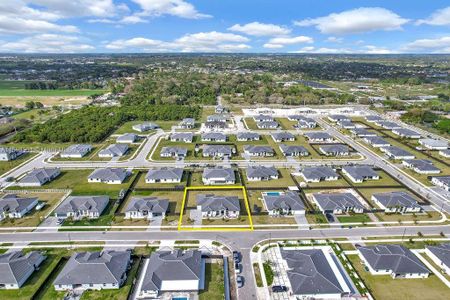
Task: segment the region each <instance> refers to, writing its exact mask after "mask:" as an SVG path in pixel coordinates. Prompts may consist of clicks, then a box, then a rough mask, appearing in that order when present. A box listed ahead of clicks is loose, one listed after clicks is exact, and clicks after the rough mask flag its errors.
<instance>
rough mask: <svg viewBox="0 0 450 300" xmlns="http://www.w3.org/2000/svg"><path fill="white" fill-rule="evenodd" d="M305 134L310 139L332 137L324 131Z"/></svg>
mask: <svg viewBox="0 0 450 300" xmlns="http://www.w3.org/2000/svg"><path fill="white" fill-rule="evenodd" d="M305 136H306V137H307V138H308V139H310V140H327V139H332V138H333V137H332V136H331V135H329V134H328V132H325V131H315V132H306V133H305Z"/></svg>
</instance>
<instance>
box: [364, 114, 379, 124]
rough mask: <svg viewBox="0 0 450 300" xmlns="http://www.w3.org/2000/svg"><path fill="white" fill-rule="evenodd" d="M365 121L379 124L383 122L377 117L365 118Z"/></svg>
mask: <svg viewBox="0 0 450 300" xmlns="http://www.w3.org/2000/svg"><path fill="white" fill-rule="evenodd" d="M365 119H366V121H367V122H369V123H374V122H380V121H382V120H383V118H382V117H379V116H373V115H370V116H366V117H365Z"/></svg>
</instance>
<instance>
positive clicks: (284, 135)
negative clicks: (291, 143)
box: [272, 131, 295, 141]
mask: <svg viewBox="0 0 450 300" xmlns="http://www.w3.org/2000/svg"><path fill="white" fill-rule="evenodd" d="M272 138H273V139H274V140H275V141H288V140H292V139H295V136H294V135H293V134H292V133H290V132H285V131H282V132H274V133H272Z"/></svg>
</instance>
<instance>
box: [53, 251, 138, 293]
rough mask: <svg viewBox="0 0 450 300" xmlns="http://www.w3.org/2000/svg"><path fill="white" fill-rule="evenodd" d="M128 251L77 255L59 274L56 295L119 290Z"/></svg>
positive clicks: (123, 277)
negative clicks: (76, 290) (66, 292)
mask: <svg viewBox="0 0 450 300" xmlns="http://www.w3.org/2000/svg"><path fill="white" fill-rule="evenodd" d="M130 263H131V251H130V250H127V251H116V250H103V251H96V252H76V253H74V254H72V256H71V257H70V259H69V260H68V261H67V263H66V264H65V265H64V268H63V269H62V270H61V272H59V274H58V276H57V277H56V279H55V281H54V282H53V286H54V288H55V290H56V291H66V290H74V289H81V290H106V289H108V290H109V289H119V288H120V287H121V286H122V285H123V284H124V283H125V281H126V279H127V270H128V269H129V267H130Z"/></svg>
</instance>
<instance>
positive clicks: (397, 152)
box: [380, 146, 415, 159]
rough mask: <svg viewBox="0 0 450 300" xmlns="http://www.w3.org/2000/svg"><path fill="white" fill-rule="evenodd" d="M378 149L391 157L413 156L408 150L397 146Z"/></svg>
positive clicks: (407, 157) (403, 157) (408, 157)
mask: <svg viewBox="0 0 450 300" xmlns="http://www.w3.org/2000/svg"><path fill="white" fill-rule="evenodd" d="M380 150H381V151H382V152H384V153H386V155H387V156H388V157H389V158H392V159H414V158H415V156H414V155H413V154H411V153H409V152H408V151H406V150H404V149H402V148H399V147H397V146H387V147H381V148H380Z"/></svg>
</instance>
